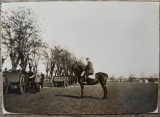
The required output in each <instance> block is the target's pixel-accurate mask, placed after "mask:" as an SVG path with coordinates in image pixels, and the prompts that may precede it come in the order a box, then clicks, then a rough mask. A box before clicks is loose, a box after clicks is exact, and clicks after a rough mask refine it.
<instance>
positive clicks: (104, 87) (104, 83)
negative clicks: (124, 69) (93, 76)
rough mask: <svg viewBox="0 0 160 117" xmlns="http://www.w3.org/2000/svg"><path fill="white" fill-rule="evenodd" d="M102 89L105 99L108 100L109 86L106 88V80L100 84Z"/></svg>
mask: <svg viewBox="0 0 160 117" xmlns="http://www.w3.org/2000/svg"><path fill="white" fill-rule="evenodd" d="M100 84H101V86H102V88H103V92H104V94H103V99H106V98H107V86H106V80H105V81H104V82H100Z"/></svg>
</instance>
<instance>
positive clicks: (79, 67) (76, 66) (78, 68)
mask: <svg viewBox="0 0 160 117" xmlns="http://www.w3.org/2000/svg"><path fill="white" fill-rule="evenodd" d="M73 67H74V70H75V72H76V74H77V75H81V73H82V72H83V71H84V70H85V64H83V63H82V62H76V63H75V64H74V65H73Z"/></svg>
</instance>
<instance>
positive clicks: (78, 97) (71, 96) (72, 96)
mask: <svg viewBox="0 0 160 117" xmlns="http://www.w3.org/2000/svg"><path fill="white" fill-rule="evenodd" d="M55 96H59V97H68V98H76V99H84V98H92V99H101V98H97V97H92V96H84V97H80V96H75V95H55Z"/></svg>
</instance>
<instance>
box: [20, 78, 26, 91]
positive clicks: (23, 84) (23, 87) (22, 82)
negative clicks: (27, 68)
mask: <svg viewBox="0 0 160 117" xmlns="http://www.w3.org/2000/svg"><path fill="white" fill-rule="evenodd" d="M19 88H20V93H21V94H24V93H25V92H26V89H27V79H26V78H25V76H24V75H21V76H20V79H19Z"/></svg>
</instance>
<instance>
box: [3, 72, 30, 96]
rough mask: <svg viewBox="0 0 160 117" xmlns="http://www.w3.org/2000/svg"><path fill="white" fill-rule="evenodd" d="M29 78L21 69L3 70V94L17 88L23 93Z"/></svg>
mask: <svg viewBox="0 0 160 117" xmlns="http://www.w3.org/2000/svg"><path fill="white" fill-rule="evenodd" d="M27 80H28V79H27V78H26V77H25V75H24V74H22V73H21V72H20V71H5V72H3V94H7V93H8V90H9V89H13V88H16V89H18V90H19V92H20V93H21V94H24V93H25V92H26V87H27V82H28V81H27Z"/></svg>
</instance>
